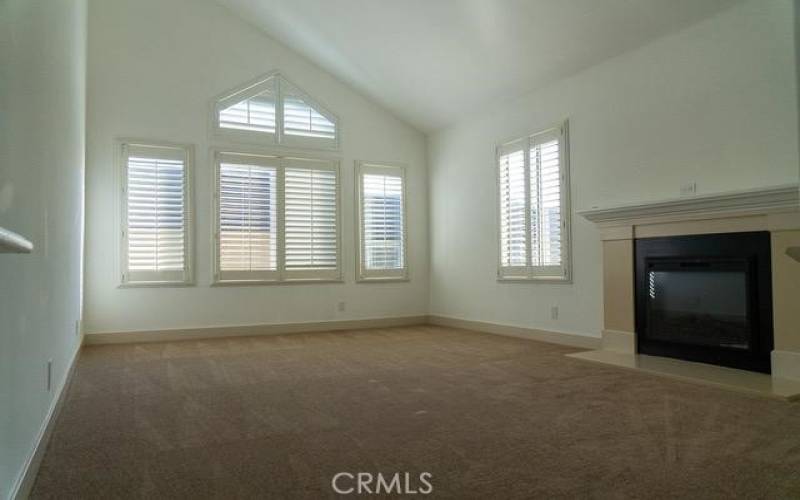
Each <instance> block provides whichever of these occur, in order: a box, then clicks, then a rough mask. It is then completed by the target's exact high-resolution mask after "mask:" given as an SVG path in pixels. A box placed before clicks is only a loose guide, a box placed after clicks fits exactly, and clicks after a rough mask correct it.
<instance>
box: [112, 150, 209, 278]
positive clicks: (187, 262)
mask: <svg viewBox="0 0 800 500" xmlns="http://www.w3.org/2000/svg"><path fill="white" fill-rule="evenodd" d="M131 149H142V150H145V149H147V150H152V153H151V154H155V152H156V151H159V150H161V151H162V156H161V158H168V157H171V158H175V157H182V158H183V161H184V175H183V182H184V185H183V196H184V198H183V199H184V206H183V216H184V231H185V232H184V255H183V259H184V260H183V262H184V270H183V271H182V272H180V271H162V272H159V271H151V272H147V271H145V272H142V271H138V272H130V271H129V270H128V182H127V180H128V158H129V156H130V151H131ZM114 150H115V151H116V156H117V165H118V166H117V169H116V170H117V172H118V176H119V182H118V185H119V190H118V193H119V198H118V200H119V203H118V206H119V210H118V213H119V230H118V232H117V234H119V235H120V238H119V240H118V242H119V252H118V255H119V272H118V276H119V277H120V284H119V287H120V288H132V287H175V286H193V285H194V284H195V282H194V197H193V189H192V182H193V181H192V179H193V176H194V146H193V145H191V144H177V143H172V142H164V141H153V140H137V139H117V140H116V141H115V144H114ZM154 157H155V156H154Z"/></svg>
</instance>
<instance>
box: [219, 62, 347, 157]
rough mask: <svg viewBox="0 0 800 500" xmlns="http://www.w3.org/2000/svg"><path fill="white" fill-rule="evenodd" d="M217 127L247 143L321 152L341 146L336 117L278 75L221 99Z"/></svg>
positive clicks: (273, 74)
mask: <svg viewBox="0 0 800 500" xmlns="http://www.w3.org/2000/svg"><path fill="white" fill-rule="evenodd" d="M214 127H215V131H216V132H218V133H223V134H225V135H228V136H232V137H233V138H235V139H238V140H245V141H247V140H252V141H254V142H264V141H265V140H266V141H267V142H271V143H273V144H275V143H277V144H283V145H287V146H299V147H321V148H337V147H338V144H339V137H338V125H337V119H336V117H335V116H334V115H333V114H332V113H330V112H328V111H327V110H326V109H325V108H323V107H322V106H320V105H319V104H318V103H317V102H315V100H314V99H313V98H311V97H310V96H309V95H307V94H306V93H305V92H303V91H302V90H300V88H298V87H297V86H295V85H294V84H292V83H290V82H289V81H288V80H286V78H284V77H283V76H281V75H280V74H279V73H272V74H270V75H269V76H266V77H263V78H262V79H260V80H259V81H257V82H256V83H253V84H249V85H247V86H245V87H244V88H240V89H238V90H236V91H232V92H229V93H228V94H227V95H226V96H224V97H222V98H220V99H219V100H218V101H217V103H216V106H215V114H214Z"/></svg>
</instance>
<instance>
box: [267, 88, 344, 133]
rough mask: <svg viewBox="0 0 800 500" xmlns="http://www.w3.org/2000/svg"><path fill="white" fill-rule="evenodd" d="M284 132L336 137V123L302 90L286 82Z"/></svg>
mask: <svg viewBox="0 0 800 500" xmlns="http://www.w3.org/2000/svg"><path fill="white" fill-rule="evenodd" d="M281 96H282V98H283V133H284V134H285V135H294V136H300V137H316V138H320V139H330V140H333V139H335V138H336V125H334V123H333V122H332V121H331V120H330V119H329V118H328V117H326V116H325V115H323V114H322V112H320V111H319V110H317V109H315V108H314V106H313V105H312V104H310V103H309V102H307V100H308V98H307V97H305V96H304V95H303V94H302V93H301V92H299V91H298V90H296V89H293V88H292V87H290V86H289V85H287V84H285V83H284V85H283V87H282V93H281Z"/></svg>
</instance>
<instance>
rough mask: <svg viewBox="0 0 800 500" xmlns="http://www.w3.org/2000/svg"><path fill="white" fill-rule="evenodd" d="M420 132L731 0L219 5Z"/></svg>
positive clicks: (233, 1)
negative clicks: (377, 103) (366, 96)
mask: <svg viewBox="0 0 800 500" xmlns="http://www.w3.org/2000/svg"><path fill="white" fill-rule="evenodd" d="M217 1H218V2H219V3H221V4H223V5H225V6H227V7H229V8H230V9H232V10H233V11H234V12H236V13H237V14H238V15H239V16H240V17H242V18H243V19H245V20H247V21H248V22H250V23H252V24H254V25H255V26H257V27H259V28H261V29H262V30H264V31H265V32H266V33H267V34H268V35H270V36H272V37H273V38H275V39H277V40H279V41H281V42H283V43H284V44H286V45H288V46H289V47H291V48H293V49H295V50H297V51H298V52H300V53H301V54H304V55H305V56H306V57H308V58H309V59H311V60H312V61H314V62H315V63H316V64H318V65H319V66H321V67H322V68H324V69H326V70H327V71H329V72H330V73H332V74H333V75H335V76H336V77H337V78H339V79H341V80H343V81H344V82H346V83H348V84H350V85H351V86H353V87H354V88H356V89H357V90H359V91H360V92H362V93H364V94H366V95H368V96H370V97H371V98H373V99H374V100H376V101H378V102H380V103H381V104H383V105H384V106H385V107H387V108H388V109H389V110H391V111H393V112H394V113H395V114H396V115H398V116H399V117H401V118H403V119H405V120H406V121H407V122H409V123H410V124H412V125H414V126H416V127H418V128H420V129H421V130H423V131H431V130H435V129H437V128H441V127H443V126H446V125H449V124H451V123H454V122H456V121H458V120H459V119H461V118H463V117H464V116H466V115H468V114H469V113H474V112H475V111H476V110H480V109H485V108H487V107H488V106H489V105H490V104H491V103H492V102H495V101H497V100H506V99H510V98H513V97H515V96H519V95H522V94H524V93H526V92H530V91H531V90H534V89H536V88H537V87H540V86H543V85H546V84H547V83H550V82H552V81H555V80H557V79H560V78H564V77H566V76H569V75H571V74H574V73H576V72H578V71H580V70H582V69H584V68H587V67H589V66H592V65H594V64H597V63H598V62H600V61H602V60H604V59H607V58H609V57H612V56H615V55H618V54H621V53H623V52H625V51H627V50H630V49H632V48H635V47H638V46H640V45H642V44H644V43H646V42H648V41H649V40H652V39H654V38H657V37H659V36H663V35H665V34H668V33H671V32H675V31H677V30H679V29H681V28H683V27H685V26H688V25H690V24H692V23H694V22H697V21H700V20H702V19H704V18H706V17H710V16H711V15H713V14H715V13H717V12H719V11H721V10H723V9H724V8H726V7H728V6H730V5H732V4H734V3H736V2H737V1H738V0H217Z"/></svg>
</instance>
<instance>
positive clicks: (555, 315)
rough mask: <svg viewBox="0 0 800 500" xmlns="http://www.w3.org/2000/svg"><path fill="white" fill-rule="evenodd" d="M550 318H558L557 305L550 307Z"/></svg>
mask: <svg viewBox="0 0 800 500" xmlns="http://www.w3.org/2000/svg"><path fill="white" fill-rule="evenodd" d="M550 319H558V306H553V307H551V308H550Z"/></svg>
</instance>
